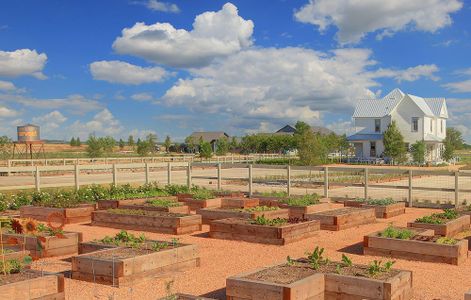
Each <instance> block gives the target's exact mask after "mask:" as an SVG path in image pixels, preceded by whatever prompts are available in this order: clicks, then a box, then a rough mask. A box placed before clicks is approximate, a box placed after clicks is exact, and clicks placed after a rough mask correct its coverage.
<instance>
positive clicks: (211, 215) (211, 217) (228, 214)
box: [196, 208, 289, 225]
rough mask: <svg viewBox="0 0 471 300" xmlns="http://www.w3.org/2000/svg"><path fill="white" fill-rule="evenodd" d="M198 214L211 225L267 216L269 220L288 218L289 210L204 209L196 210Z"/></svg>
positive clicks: (204, 221)
mask: <svg viewBox="0 0 471 300" xmlns="http://www.w3.org/2000/svg"><path fill="white" fill-rule="evenodd" d="M196 214H197V215H201V217H202V220H203V224H206V225H210V224H211V222H212V221H215V220H221V219H227V218H242V219H256V218H257V217H259V216H265V218H266V219H269V220H273V219H276V218H288V217H289V210H288V209H286V208H280V209H276V210H266V211H251V212H246V211H239V210H237V209H225V208H202V209H198V210H196Z"/></svg>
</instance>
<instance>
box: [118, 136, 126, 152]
mask: <svg viewBox="0 0 471 300" xmlns="http://www.w3.org/2000/svg"><path fill="white" fill-rule="evenodd" d="M118 145H119V149H120V150H123V149H124V146H126V143H125V142H124V141H123V139H119V143H118Z"/></svg>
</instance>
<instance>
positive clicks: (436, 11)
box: [295, 0, 463, 44]
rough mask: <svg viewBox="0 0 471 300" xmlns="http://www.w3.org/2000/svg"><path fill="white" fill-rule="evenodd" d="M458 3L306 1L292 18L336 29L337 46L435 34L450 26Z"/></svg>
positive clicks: (321, 28) (434, 0)
mask: <svg viewBox="0 0 471 300" xmlns="http://www.w3.org/2000/svg"><path fill="white" fill-rule="evenodd" d="M462 7H463V3H462V2H461V1H459V0H418V1H414V0H412V1H411V0H394V1H384V0H361V1H359V0H309V2H308V3H307V4H306V5H304V6H303V7H301V8H300V9H299V10H297V11H296V12H295V18H296V19H297V20H298V21H300V22H303V23H310V24H313V25H316V26H318V27H319V31H321V32H322V31H324V30H326V29H327V28H328V27H330V26H336V27H337V28H338V32H337V37H338V40H339V41H340V43H343V44H346V43H356V42H359V41H360V40H361V39H362V38H363V37H365V36H366V34H367V33H369V32H377V36H376V37H377V38H378V39H381V38H383V37H385V36H391V35H393V34H395V33H396V32H398V31H403V30H407V29H413V30H419V31H424V32H432V33H433V32H436V31H437V30H439V29H441V28H443V27H446V26H449V25H450V24H451V23H452V19H451V16H450V15H451V14H452V13H454V12H456V11H458V10H460V9H461V8H462Z"/></svg>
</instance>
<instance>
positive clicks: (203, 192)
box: [192, 189, 214, 200]
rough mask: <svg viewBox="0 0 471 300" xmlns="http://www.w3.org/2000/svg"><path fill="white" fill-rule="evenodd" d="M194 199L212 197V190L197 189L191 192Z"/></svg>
mask: <svg viewBox="0 0 471 300" xmlns="http://www.w3.org/2000/svg"><path fill="white" fill-rule="evenodd" d="M192 195H193V199H195V200H207V199H212V198H214V192H213V191H210V190H207V189H198V190H196V191H194V192H193V193H192Z"/></svg>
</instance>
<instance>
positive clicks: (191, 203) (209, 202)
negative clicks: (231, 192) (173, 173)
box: [178, 198, 222, 211]
mask: <svg viewBox="0 0 471 300" xmlns="http://www.w3.org/2000/svg"><path fill="white" fill-rule="evenodd" d="M178 201H180V202H183V203H185V205H188V207H189V208H190V210H193V211H194V210H197V209H199V208H219V207H221V205H222V198H212V199H204V200H197V199H193V198H183V199H182V200H178Z"/></svg>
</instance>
